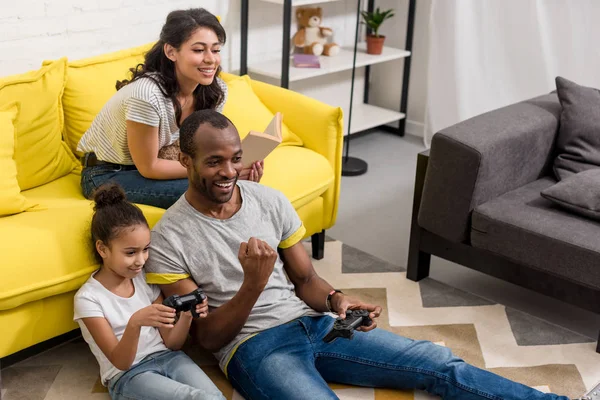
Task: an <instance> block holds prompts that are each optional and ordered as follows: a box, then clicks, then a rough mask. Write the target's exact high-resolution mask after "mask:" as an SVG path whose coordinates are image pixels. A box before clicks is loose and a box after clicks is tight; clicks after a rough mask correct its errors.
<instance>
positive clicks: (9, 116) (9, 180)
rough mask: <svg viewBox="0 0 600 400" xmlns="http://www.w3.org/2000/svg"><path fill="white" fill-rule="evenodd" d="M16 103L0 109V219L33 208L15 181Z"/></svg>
mask: <svg viewBox="0 0 600 400" xmlns="http://www.w3.org/2000/svg"><path fill="white" fill-rule="evenodd" d="M18 110H19V109H18V105H17V103H12V104H10V105H9V106H7V107H4V108H0V217H3V216H6V215H11V214H17V213H20V212H23V211H25V210H27V209H31V208H32V207H35V205H36V204H35V203H32V202H30V201H29V200H27V199H26V198H25V197H23V195H22V194H21V188H20V187H19V182H18V181H17V165H16V164H15V160H13V155H14V154H15V128H14V126H13V121H14V120H15V119H16V117H17V113H18Z"/></svg>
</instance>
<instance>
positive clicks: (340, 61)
mask: <svg viewBox="0 0 600 400" xmlns="http://www.w3.org/2000/svg"><path fill="white" fill-rule="evenodd" d="M265 1H266V0H265ZM353 56H354V53H353V49H348V48H342V49H340V54H338V55H337V56H334V57H325V56H321V57H319V62H320V64H321V68H296V67H294V66H293V64H292V63H291V62H290V82H296V81H300V80H302V79H309V78H314V77H317V76H321V75H327V74H332V73H335V72H340V71H347V70H351V69H352V59H353ZM409 56H410V51H406V50H401V49H395V48H392V47H384V49H383V52H382V54H381V55H377V56H374V55H370V54H367V48H366V44H364V43H361V44H359V45H358V49H357V53H356V67H357V68H358V67H365V66H367V65H373V64H379V63H382V62H386V61H392V60H398V59H400V58H404V57H409ZM248 71H249V72H251V73H255V74H259V75H263V76H268V77H269V78H274V79H279V78H281V57H279V58H277V59H274V60H269V61H263V62H260V63H255V64H249V65H248Z"/></svg>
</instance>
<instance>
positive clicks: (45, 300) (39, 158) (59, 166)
mask: <svg viewBox="0 0 600 400" xmlns="http://www.w3.org/2000/svg"><path fill="white" fill-rule="evenodd" d="M147 49H148V45H147V46H141V47H137V48H133V49H128V50H123V51H119V52H116V53H111V54H106V55H102V56H98V57H93V58H89V59H85V60H80V61H74V62H68V61H67V60H66V59H60V60H56V61H46V62H44V64H43V67H42V68H41V69H40V70H38V71H32V72H29V73H26V74H22V75H18V76H10V77H6V78H0V168H1V170H0V189H1V190H0V192H1V194H0V265H1V268H0V327H1V332H2V333H1V335H0V358H4V357H7V356H10V355H13V354H14V353H16V352H19V351H20V350H23V349H26V348H29V347H30V346H33V345H35V344H37V343H41V342H43V341H46V340H48V339H51V338H54V337H56V336H59V335H61V334H64V333H67V332H70V331H72V330H74V329H76V328H77V325H76V324H74V323H73V321H72V317H73V305H72V302H73V295H74V293H75V291H76V290H77V289H78V288H79V287H80V286H81V284H82V283H83V282H84V281H85V280H86V279H87V278H88V277H89V275H90V274H91V273H92V272H93V271H94V270H95V269H96V268H97V265H96V264H95V262H94V259H93V257H92V253H91V251H92V248H91V244H90V243H88V240H89V239H88V237H89V233H88V229H89V223H90V219H91V215H92V206H91V202H90V201H88V200H86V199H85V198H84V197H83V196H82V194H81V190H80V186H79V179H80V170H81V165H80V163H79V161H78V160H79V156H80V155H79V154H76V152H75V146H76V145H77V141H78V140H79V138H80V137H81V135H82V134H83V132H84V131H85V130H86V129H87V127H88V126H89V125H90V123H91V121H92V119H93V117H94V116H95V115H96V114H97V113H98V111H99V110H100V108H101V107H102V105H103V104H104V103H105V102H106V101H107V100H108V98H109V97H110V96H111V95H112V94H113V93H114V92H115V86H114V85H115V81H116V80H117V79H121V78H124V77H125V76H126V75H127V70H128V68H130V67H132V66H134V65H135V64H136V63H138V62H140V61H141V60H142V59H143V54H144V52H145V51H146V50H147ZM222 77H223V79H224V80H225V81H226V82H227V84H228V87H229V98H228V101H227V104H226V105H225V110H224V114H225V115H227V116H228V117H230V118H231V119H232V121H233V122H234V124H236V126H237V127H238V130H239V131H240V134H241V135H244V134H245V133H246V132H247V131H248V129H257V130H262V129H264V128H265V127H266V125H267V123H268V122H269V120H270V118H271V116H272V115H273V112H275V111H280V112H282V113H283V115H284V123H285V124H286V132H285V135H284V136H285V137H284V143H282V145H281V146H280V147H278V148H277V149H275V151H274V152H273V153H272V154H271V155H270V156H269V157H268V158H267V159H266V160H265V173H264V177H263V180H262V183H263V184H265V185H268V186H271V187H274V188H277V189H279V190H281V191H282V192H283V193H284V194H285V195H286V196H287V197H288V198H289V199H290V201H291V202H292V204H293V205H294V207H295V208H296V210H297V211H298V214H299V215H300V217H301V218H302V220H303V222H304V225H305V227H306V236H307V237H308V236H311V235H315V234H321V235H322V234H323V230H325V229H327V228H329V227H331V226H332V225H333V224H334V222H335V218H336V213H337V205H338V197H339V188H340V176H341V173H340V170H341V151H342V138H343V136H342V111H341V109H339V108H335V107H331V106H328V105H326V104H323V103H320V102H318V101H315V100H313V99H310V98H307V97H305V96H303V95H300V94H298V93H294V92H291V91H288V90H285V89H282V88H279V87H275V86H271V85H267V84H265V83H261V82H257V81H252V80H250V79H249V78H248V77H237V76H234V75H229V74H223V76H222ZM142 209H143V211H144V213H145V215H146V217H147V218H148V220H149V222H150V224H152V225H153V224H155V223H156V221H158V219H160V217H161V215H162V213H163V212H164V210H161V209H158V208H154V207H149V206H142ZM11 358H14V357H11Z"/></svg>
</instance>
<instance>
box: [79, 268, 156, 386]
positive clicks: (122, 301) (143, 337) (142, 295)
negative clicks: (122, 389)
mask: <svg viewBox="0 0 600 400" xmlns="http://www.w3.org/2000/svg"><path fill="white" fill-rule="evenodd" d="M95 274H96V273H94V274H92V276H91V277H90V278H89V279H88V280H87V282H86V283H84V284H83V286H82V287H81V288H80V289H79V290H78V291H77V294H75V315H74V317H73V320H75V321H76V322H77V323H78V324H79V326H80V328H81V333H82V335H83V338H84V339H85V341H86V342H87V343H88V345H89V346H90V349H91V350H92V353H93V354H94V356H96V360H98V364H100V376H101V377H102V384H103V385H104V386H106V385H107V384H108V381H109V380H110V379H111V378H112V377H114V376H115V375H117V374H118V373H119V372H121V371H120V370H119V369H117V368H116V367H115V366H114V365H112V363H111V362H110V361H109V360H108V358H106V356H105V355H104V353H103V352H102V350H100V348H99V347H98V345H97V344H96V342H95V341H94V338H93V337H92V335H91V334H90V332H89V331H88V329H87V328H86V326H85V324H84V323H83V321H81V319H82V318H89V317H103V318H106V320H107V321H108V323H109V324H110V326H111V327H112V329H113V332H114V334H115V336H116V337H117V339H118V340H121V337H123V333H125V328H126V327H127V323H128V322H129V318H131V316H132V315H133V313H135V312H136V311H138V310H140V309H142V308H144V307H147V306H149V305H151V304H152V303H153V302H154V301H155V300H156V299H157V298H158V296H159V295H160V289H159V288H158V286H156V285H148V284H147V283H146V277H145V274H144V273H143V272H142V273H140V274H138V275H137V276H136V277H135V278H133V286H134V288H135V292H134V294H133V296H131V297H129V298H125V297H120V296H117V295H116V294H114V293H112V292H111V291H110V290H108V289H107V288H105V287H104V286H103V285H102V284H101V283H100V282H98V281H97V280H96V279H95V278H94V275H95ZM162 350H168V349H167V347H166V346H165V344H164V342H163V340H162V337H161V336H160V332H159V331H158V328H155V327H151V326H143V327H142V329H141V330H140V339H139V341H138V348H137V352H136V355H135V360H134V361H133V364H132V367H133V366H134V365H135V364H137V363H139V362H140V361H141V360H142V359H143V358H144V357H146V356H148V355H150V354H152V353H156V352H157V351H162Z"/></svg>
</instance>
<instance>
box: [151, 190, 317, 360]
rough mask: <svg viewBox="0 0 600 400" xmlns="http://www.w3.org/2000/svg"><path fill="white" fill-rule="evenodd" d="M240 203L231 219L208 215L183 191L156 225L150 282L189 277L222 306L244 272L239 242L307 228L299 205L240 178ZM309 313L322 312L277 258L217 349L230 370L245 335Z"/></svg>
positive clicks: (277, 238)
mask: <svg viewBox="0 0 600 400" xmlns="http://www.w3.org/2000/svg"><path fill="white" fill-rule="evenodd" d="M237 185H238V187H239V188H240V194H241V197H242V206H241V208H240V210H239V211H238V212H237V213H236V214H235V215H233V216H232V217H231V218H229V219H226V220H220V219H215V218H211V217H208V216H206V215H204V214H202V213H200V212H199V211H197V210H196V209H195V208H193V207H192V206H191V205H190V204H189V203H188V201H187V200H186V198H185V195H183V196H181V198H180V199H179V200H178V201H177V202H176V203H175V204H173V205H172V206H171V207H170V208H169V209H168V210H167V211H166V212H165V214H164V215H163V217H162V218H161V220H160V221H159V222H158V223H157V224H156V226H155V227H154V229H153V230H152V238H151V244H150V256H149V257H148V261H147V262H146V265H145V268H146V279H147V281H148V283H157V284H166V283H173V282H176V281H178V280H181V279H185V278H188V277H191V278H192V279H193V280H194V281H195V282H196V284H197V285H198V286H199V287H200V288H202V290H203V291H204V293H205V294H206V296H207V297H208V305H209V307H210V308H211V309H212V308H216V307H220V306H222V305H223V304H225V303H226V302H228V301H229V300H231V299H232V298H233V296H234V295H235V294H236V293H237V292H238V290H239V288H240V286H241V285H242V282H243V280H244V271H243V269H242V266H241V264H240V262H239V260H238V252H239V248H240V244H241V243H242V242H247V241H248V240H249V239H250V237H255V238H258V239H261V240H263V241H265V242H267V243H268V244H269V246H271V248H273V249H276V248H278V247H282V248H287V247H290V246H292V245H294V244H296V243H298V242H299V241H300V240H301V239H302V237H303V236H304V233H305V229H304V226H303V225H302V221H301V220H300V218H299V217H298V214H297V213H296V210H294V207H292V205H291V204H290V202H289V200H288V199H287V198H286V197H285V196H284V195H283V194H282V193H281V192H279V191H277V190H274V189H271V188H269V187H266V186H264V185H261V184H257V183H254V182H248V181H238V183H237ZM305 315H322V314H321V313H319V312H317V311H315V310H313V309H312V308H310V307H309V306H308V305H307V304H306V303H305V302H304V301H302V300H301V299H300V298H298V296H296V293H295V291H294V285H293V284H292V283H291V282H290V281H289V279H288V277H287V275H286V273H285V271H284V269H283V262H282V261H281V259H280V258H279V257H278V258H277V261H276V263H275V267H274V269H273V273H272V274H271V277H270V278H269V281H268V283H267V285H266V287H265V289H264V290H263V292H262V293H261V295H260V296H259V298H258V300H257V301H256V304H255V305H254V307H253V308H252V311H251V312H250V316H249V317H248V320H247V321H246V323H245V324H244V327H243V328H242V330H241V331H240V333H239V334H238V335H237V336H236V337H235V338H234V340H233V341H231V342H230V343H229V344H227V345H226V346H225V347H223V348H222V349H221V350H220V351H218V352H217V353H215V356H216V357H217V358H218V359H219V366H220V367H221V369H222V370H223V371H224V372H226V367H227V363H228V362H229V359H230V358H231V356H232V353H233V351H234V350H235V349H237V346H238V345H239V344H240V343H241V342H242V341H243V340H245V339H247V338H249V337H251V335H252V334H256V333H258V332H260V331H263V330H265V329H268V328H272V327H275V326H278V325H281V324H284V323H286V322H289V321H291V320H293V319H296V318H300V317H302V316H305Z"/></svg>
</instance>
